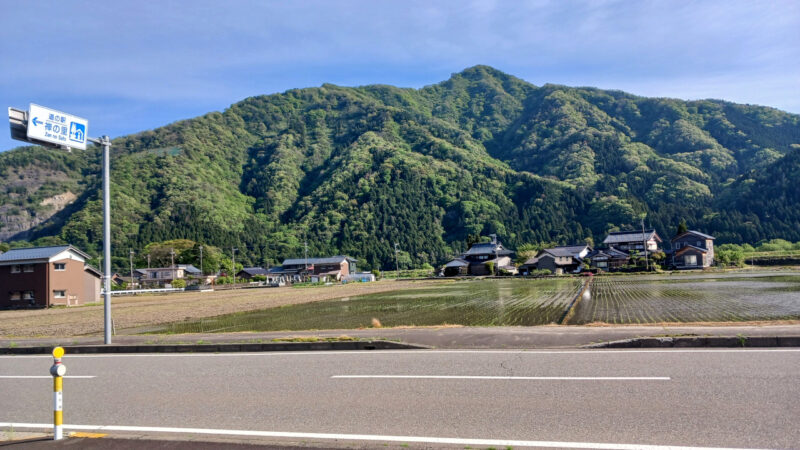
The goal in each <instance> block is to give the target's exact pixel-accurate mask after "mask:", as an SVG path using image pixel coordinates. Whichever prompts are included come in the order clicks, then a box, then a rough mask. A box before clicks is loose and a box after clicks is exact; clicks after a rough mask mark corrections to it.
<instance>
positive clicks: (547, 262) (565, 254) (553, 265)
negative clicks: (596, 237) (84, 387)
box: [520, 244, 592, 274]
mask: <svg viewBox="0 0 800 450" xmlns="http://www.w3.org/2000/svg"><path fill="white" fill-rule="evenodd" d="M591 251H592V249H591V247H589V246H588V245H586V244H580V245H562V246H558V247H552V248H546V249H544V250H542V251H540V252H539V253H538V254H537V255H536V256H535V257H533V258H530V259H528V260H527V261H525V263H524V264H522V266H520V272H522V273H525V272H532V271H533V270H543V269H547V270H549V271H550V272H553V273H556V274H558V273H571V272H576V271H579V269H580V267H581V264H583V259H584V258H585V257H586V255H587V254H589V252H591Z"/></svg>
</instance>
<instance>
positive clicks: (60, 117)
mask: <svg viewBox="0 0 800 450" xmlns="http://www.w3.org/2000/svg"><path fill="white" fill-rule="evenodd" d="M8 121H9V126H10V128H11V137H12V138H13V139H17V140H20V141H24V142H28V143H31V144H36V145H42V146H45V147H52V148H66V149H67V150H69V149H71V148H78V149H81V150H86V143H87V142H92V143H95V144H98V145H102V146H103V266H104V270H103V303H104V304H105V306H104V310H105V327H104V328H105V343H106V344H110V343H111V334H112V333H111V331H112V323H113V322H112V321H111V187H110V184H111V182H110V180H111V175H110V163H109V159H110V156H109V153H110V148H111V139H109V137H108V136H103V137H102V138H100V139H95V138H90V137H89V136H88V131H89V121H88V120H86V119H83V118H81V117H77V116H73V115H71V114H67V113H63V112H61V111H57V110H54V109H50V108H45V107H44V106H39V105H36V104H33V103H31V104H30V107H29V110H28V111H24V110H21V109H16V108H8Z"/></svg>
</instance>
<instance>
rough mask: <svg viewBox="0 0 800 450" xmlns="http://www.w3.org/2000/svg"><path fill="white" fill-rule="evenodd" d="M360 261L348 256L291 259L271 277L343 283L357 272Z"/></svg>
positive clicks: (284, 261) (271, 272)
mask: <svg viewBox="0 0 800 450" xmlns="http://www.w3.org/2000/svg"><path fill="white" fill-rule="evenodd" d="M357 263H358V260H357V259H355V258H351V257H349V256H346V255H336V256H330V257H325V258H290V259H285V260H283V263H282V264H281V267H280V269H279V270H275V271H270V275H279V276H283V278H284V279H285V280H288V281H304V280H307V281H311V282H318V281H341V280H342V278H343V277H345V276H347V275H350V274H351V273H355V272H357V268H356V264H357Z"/></svg>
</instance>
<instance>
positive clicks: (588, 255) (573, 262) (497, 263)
mask: <svg viewBox="0 0 800 450" xmlns="http://www.w3.org/2000/svg"><path fill="white" fill-rule="evenodd" d="M662 244H663V241H662V239H661V237H659V235H658V233H656V231H655V230H652V229H651V230H642V231H637V230H633V231H617V232H611V233H609V234H608V236H606V238H605V239H604V240H603V243H602V245H601V246H599V247H597V248H592V247H591V246H589V245H588V244H580V245H566V246H557V247H552V248H545V249H542V250H541V251H539V252H538V253H537V254H536V255H535V256H534V257H532V258H530V259H528V260H526V261H525V262H524V263H523V264H522V265H520V266H519V267H515V266H514V265H513V264H512V262H511V255H512V254H513V252H512V251H510V250H508V249H506V248H505V247H503V245H502V244H501V243H500V242H499V241H497V239H496V238H494V239H493V240H492V242H489V243H477V244H474V245H472V246H471V247H470V248H469V250H467V251H466V252H464V253H463V254H462V255H461V256H460V257H458V258H455V259H453V260H452V261H450V262H448V263H447V264H445V266H444V268H443V270H442V274H443V275H444V276H458V275H489V274H506V275H516V274H520V275H530V274H532V273H537V271H538V273H547V272H549V273H552V274H557V275H558V274H568V273H579V272H585V271H617V270H624V269H626V268H631V269H633V268H635V267H637V266H641V265H643V264H644V265H645V266H647V265H655V264H658V265H662V266H666V267H669V268H674V269H703V268H707V267H710V266H712V265H713V264H714V237H713V236H709V235H707V234H704V233H701V232H699V231H692V230H689V231H686V232H685V233H681V234H678V235H676V236H675V237H673V238H672V239H671V240H670V248H668V249H663V248H662V247H663V246H662ZM545 271H546V272H545Z"/></svg>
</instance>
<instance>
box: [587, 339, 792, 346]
mask: <svg viewBox="0 0 800 450" xmlns="http://www.w3.org/2000/svg"><path fill="white" fill-rule="evenodd" d="M673 347H739V348H742V347H745V348H746V347H762V348H763V347H800V336H753V337H747V336H686V337H641V338H632V339H622V340H619V341H608V342H600V343H596V344H589V345H584V346H581V348H673Z"/></svg>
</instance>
